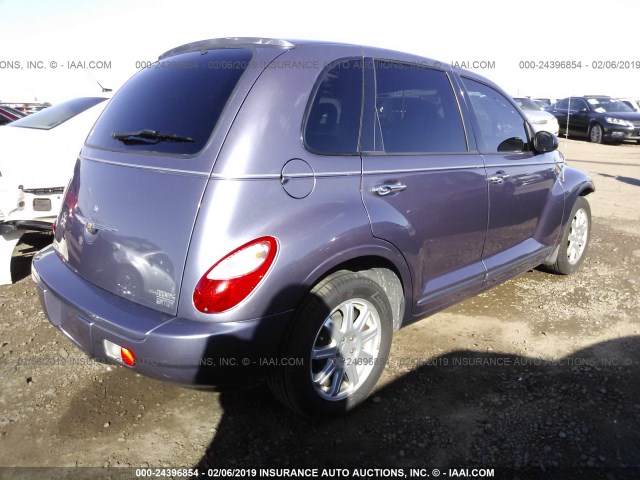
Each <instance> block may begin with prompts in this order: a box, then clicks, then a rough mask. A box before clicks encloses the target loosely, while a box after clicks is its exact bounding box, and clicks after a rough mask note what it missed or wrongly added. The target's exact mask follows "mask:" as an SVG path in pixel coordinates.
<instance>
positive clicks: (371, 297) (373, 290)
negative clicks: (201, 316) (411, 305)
mask: <svg viewBox="0 0 640 480" xmlns="http://www.w3.org/2000/svg"><path fill="white" fill-rule="evenodd" d="M391 312H392V310H391V305H390V303H389V300H388V299H387V296H386V294H385V292H384V290H383V289H382V287H381V286H380V285H378V284H377V283H376V282H374V281H373V280H371V279H369V278H365V277H362V276H360V275H358V274H356V273H352V272H347V271H340V272H337V273H334V274H332V275H330V276H328V277H327V278H325V279H324V280H322V281H321V282H320V283H318V284H317V285H316V286H315V287H314V288H313V289H312V290H311V291H310V292H309V294H308V295H307V297H306V298H305V299H304V301H303V302H302V304H301V305H300V308H298V310H297V313H296V317H295V319H294V322H293V324H292V326H291V330H290V332H289V335H288V336H287V339H286V342H285V345H284V346H283V349H282V353H281V359H283V360H286V362H281V363H282V365H280V366H279V367H278V368H277V370H276V371H275V372H274V374H273V375H272V376H271V377H270V379H269V386H270V388H271V391H272V392H273V393H274V395H275V396H276V398H278V400H280V401H281V402H282V403H284V404H285V405H286V406H287V407H289V408H291V409H293V410H294V411H296V412H298V413H301V414H302V415H305V416H309V417H325V416H333V415H337V414H341V413H344V412H348V411H350V410H352V409H353V408H355V407H356V406H357V405H359V404H361V403H362V402H363V401H364V400H365V399H366V398H367V397H368V396H369V394H370V393H371V391H372V390H373V388H374V387H375V385H376V383H377V381H378V379H379V378H380V375H381V374H382V371H383V369H384V366H385V364H386V362H387V359H388V357H389V350H390V348H391V338H392V335H393V318H392V313H391ZM292 362H293V363H295V364H293V365H292Z"/></svg>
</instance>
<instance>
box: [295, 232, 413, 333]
mask: <svg viewBox="0 0 640 480" xmlns="http://www.w3.org/2000/svg"><path fill="white" fill-rule="evenodd" d="M341 270H346V271H350V272H354V273H358V274H360V275H362V276H363V277H366V278H369V279H371V280H373V281H374V282H376V283H377V284H378V285H380V286H381V287H382V288H383V290H385V292H386V293H387V298H388V300H389V303H390V304H391V309H392V312H393V328H394V330H398V329H399V328H400V327H401V326H402V324H403V323H404V317H405V315H406V314H407V312H410V311H411V307H408V308H407V305H411V302H412V296H411V292H412V279H411V274H410V272H409V268H408V266H407V263H406V261H405V259H404V257H403V256H402V255H401V254H400V252H398V251H397V250H395V248H394V247H393V246H391V245H389V246H384V247H383V246H378V247H373V248H372V247H369V248H367V249H364V250H362V251H351V252H349V253H348V254H346V255H338V256H335V257H332V258H330V259H327V261H326V262H324V263H322V264H321V265H319V266H318V267H317V268H316V269H315V270H314V271H313V272H311V273H310V274H309V276H308V277H307V280H306V281H305V284H306V285H309V286H310V287H309V290H310V289H311V288H313V286H315V285H316V284H317V283H319V282H320V281H322V280H323V279H324V278H326V277H327V276H329V275H331V274H333V273H336V272H338V271H341Z"/></svg>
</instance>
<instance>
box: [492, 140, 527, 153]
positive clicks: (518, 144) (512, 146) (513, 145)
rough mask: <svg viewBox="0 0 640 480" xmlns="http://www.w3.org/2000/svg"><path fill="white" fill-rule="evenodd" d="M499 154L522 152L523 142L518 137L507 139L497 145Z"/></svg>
mask: <svg viewBox="0 0 640 480" xmlns="http://www.w3.org/2000/svg"><path fill="white" fill-rule="evenodd" d="M498 151H499V152H522V151H524V141H523V140H522V139H521V138H520V137H511V138H507V139H506V140H505V141H503V142H502V143H501V144H500V145H498Z"/></svg>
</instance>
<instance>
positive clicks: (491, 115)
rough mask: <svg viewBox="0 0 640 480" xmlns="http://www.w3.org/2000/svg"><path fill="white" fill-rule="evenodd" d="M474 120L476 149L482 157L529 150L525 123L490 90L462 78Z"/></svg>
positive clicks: (504, 99) (514, 110)
mask: <svg viewBox="0 0 640 480" xmlns="http://www.w3.org/2000/svg"><path fill="white" fill-rule="evenodd" d="M462 81H463V82H464V86H465V88H466V89H467V93H468V97H469V101H470V102H471V106H472V108H473V111H474V113H475V116H476V120H477V130H478V131H477V132H476V137H477V141H478V148H479V149H480V152H482V153H496V152H500V153H503V152H523V151H527V150H529V148H528V137H527V132H526V130H525V126H524V125H525V121H524V119H523V118H522V116H521V115H520V114H519V113H518V112H517V110H516V109H515V108H514V107H513V105H512V104H511V102H509V100H507V99H506V97H505V96H503V95H502V94H501V93H499V92H497V91H496V90H494V89H493V88H491V87H489V86H487V85H485V84H483V83H480V82H476V81H474V80H471V79H469V78H463V79H462Z"/></svg>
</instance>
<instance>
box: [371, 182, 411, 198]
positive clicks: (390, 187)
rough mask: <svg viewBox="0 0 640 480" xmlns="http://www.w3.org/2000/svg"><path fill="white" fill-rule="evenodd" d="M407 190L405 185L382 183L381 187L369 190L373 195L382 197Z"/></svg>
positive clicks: (377, 186)
mask: <svg viewBox="0 0 640 480" xmlns="http://www.w3.org/2000/svg"><path fill="white" fill-rule="evenodd" d="M406 188H407V186H406V185H403V184H402V183H383V184H381V185H376V186H375V187H373V188H372V189H371V191H372V192H373V193H375V194H376V195H379V196H381V197H384V196H385V195H390V194H392V193H398V192H402V191H403V190H405V189H406Z"/></svg>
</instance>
